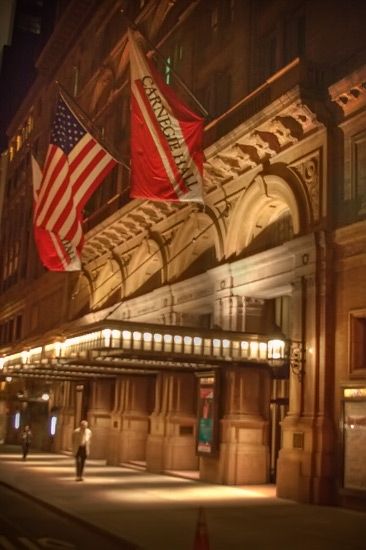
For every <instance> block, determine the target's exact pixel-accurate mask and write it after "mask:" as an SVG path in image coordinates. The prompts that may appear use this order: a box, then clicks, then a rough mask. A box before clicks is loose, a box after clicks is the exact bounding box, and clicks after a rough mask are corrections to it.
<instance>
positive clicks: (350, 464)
mask: <svg viewBox="0 0 366 550" xmlns="http://www.w3.org/2000/svg"><path fill="white" fill-rule="evenodd" d="M341 431H342V437H341V441H342V489H343V491H345V492H349V493H358V494H362V493H364V495H365V497H366V460H365V456H366V386H363V387H344V388H342V422H341Z"/></svg>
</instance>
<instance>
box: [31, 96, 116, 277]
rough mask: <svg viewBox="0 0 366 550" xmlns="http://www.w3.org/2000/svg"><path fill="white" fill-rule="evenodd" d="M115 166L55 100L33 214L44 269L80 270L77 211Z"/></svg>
mask: <svg viewBox="0 0 366 550" xmlns="http://www.w3.org/2000/svg"><path fill="white" fill-rule="evenodd" d="M115 164H116V160H115V159H114V158H113V157H112V156H111V155H110V154H109V153H108V152H107V151H106V150H105V149H104V148H103V147H102V146H101V145H100V144H99V143H98V142H97V141H96V140H95V139H94V138H93V136H92V135H91V134H89V133H88V132H87V131H86V130H85V129H84V128H83V126H82V125H81V124H80V122H79V121H78V119H77V118H76V117H75V115H74V114H73V113H72V111H71V109H70V108H69V107H68V105H67V104H66V103H65V101H64V100H63V98H60V99H59V101H58V105H57V109H56V115H55V119H54V122H53V126H52V131H51V140H50V144H49V147H48V151H47V156H46V162H45V166H44V170H43V178H42V182H41V187H40V190H39V192H38V193H37V200H36V204H35V212H34V224H35V235H36V241H37V245H38V248H39V251H40V256H41V260H42V262H43V263H44V265H45V266H46V267H48V269H50V270H54V271H64V270H68V271H69V270H77V269H80V267H81V265H80V252H81V247H82V244H83V232H82V210H83V207H84V206H85V203H86V202H87V200H88V199H89V197H90V196H91V194H92V193H93V192H94V191H95V190H96V188H97V187H98V186H99V185H100V183H101V182H102V181H103V180H104V178H105V177H106V176H107V175H108V173H109V172H110V171H111V169H112V168H113V167H114V166H115Z"/></svg>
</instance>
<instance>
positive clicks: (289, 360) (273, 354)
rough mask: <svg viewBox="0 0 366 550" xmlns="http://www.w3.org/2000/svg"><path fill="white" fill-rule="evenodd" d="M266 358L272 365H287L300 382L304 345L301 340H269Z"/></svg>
mask: <svg viewBox="0 0 366 550" xmlns="http://www.w3.org/2000/svg"><path fill="white" fill-rule="evenodd" d="M267 359H268V363H269V364H270V365H271V366H272V367H275V368H276V367H277V368H279V367H284V366H287V367H288V368H289V369H290V371H291V372H292V373H293V374H294V375H295V376H296V377H297V378H298V380H299V381H300V382H301V380H302V378H303V376H304V372H305V346H304V344H303V342H302V341H300V340H281V339H273V340H269V341H268V348H267Z"/></svg>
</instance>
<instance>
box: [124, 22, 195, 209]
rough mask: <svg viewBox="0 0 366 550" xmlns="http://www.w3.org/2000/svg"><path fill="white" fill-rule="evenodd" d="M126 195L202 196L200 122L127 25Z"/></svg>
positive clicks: (184, 198)
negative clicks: (128, 161) (128, 156)
mask: <svg viewBox="0 0 366 550" xmlns="http://www.w3.org/2000/svg"><path fill="white" fill-rule="evenodd" d="M129 48H130V64H131V192H130V195H131V197H134V198H145V199H150V200H156V201H198V202H202V200H203V198H202V187H203V185H202V184H203V178H202V173H203V150H202V140H203V123H204V120H203V118H202V117H200V116H198V115H197V114H195V113H194V112H192V111H191V110H189V109H188V107H187V106H186V105H184V104H183V103H182V102H181V101H180V100H178V98H177V97H176V95H175V93H174V92H173V90H172V89H171V88H169V86H167V85H166V84H165V83H164V82H163V80H162V78H161V77H160V75H159V73H158V72H157V70H156V69H155V68H154V67H153V66H152V64H151V63H150V62H149V61H148V60H147V58H146V57H145V55H144V54H143V53H142V50H141V48H140V47H139V44H138V43H137V40H136V36H135V34H134V32H133V31H131V30H129Z"/></svg>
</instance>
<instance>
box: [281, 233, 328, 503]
mask: <svg viewBox="0 0 366 550" xmlns="http://www.w3.org/2000/svg"><path fill="white" fill-rule="evenodd" d="M315 238H316V244H317V247H316V256H315V254H314V257H315V258H316V261H315V262H314V261H313V262H309V259H308V257H307V255H305V254H304V255H303V258H302V260H303V262H302V263H303V267H302V270H301V271H302V276H301V278H300V279H299V280H297V281H296V283H295V285H294V316H293V321H294V325H293V333H292V335H291V337H292V338H293V339H300V341H302V343H303V352H304V362H303V368H304V372H303V375H302V376H300V377H299V376H297V375H296V374H294V373H291V374H290V409H289V413H288V415H287V417H286V418H285V420H284V422H283V425H282V427H283V448H282V449H281V451H280V454H279V460H278V476H277V494H278V496H281V497H284V498H291V499H294V500H298V501H303V502H314V503H324V504H325V503H331V502H333V501H334V500H333V499H334V490H335V487H334V480H335V448H334V446H335V436H334V426H333V421H332V414H333V408H332V400H333V397H334V396H333V392H334V388H333V369H334V367H333V365H334V362H333V356H332V346H331V340H330V337H329V334H330V331H331V328H332V318H333V315H332V307H334V305H333V297H332V292H331V281H332V273H331V265H332V264H331V259H330V257H329V254H330V251H329V249H328V247H327V244H326V242H325V240H324V239H323V238H322V235H316V236H315ZM305 260H306V261H305ZM299 263H300V262H299ZM299 271H300V269H299ZM299 319H300V320H301V322H300V325H299Z"/></svg>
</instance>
